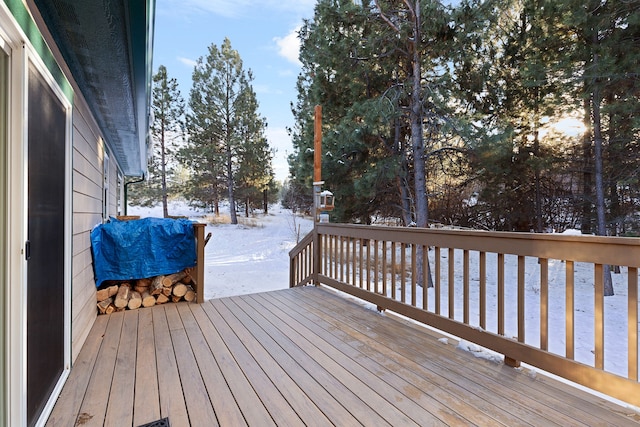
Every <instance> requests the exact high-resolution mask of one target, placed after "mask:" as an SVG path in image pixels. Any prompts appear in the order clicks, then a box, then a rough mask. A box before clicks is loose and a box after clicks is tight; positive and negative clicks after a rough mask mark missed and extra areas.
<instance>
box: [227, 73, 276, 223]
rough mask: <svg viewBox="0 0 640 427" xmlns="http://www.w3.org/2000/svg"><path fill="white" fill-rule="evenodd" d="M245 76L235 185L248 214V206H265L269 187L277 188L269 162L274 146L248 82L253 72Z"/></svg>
mask: <svg viewBox="0 0 640 427" xmlns="http://www.w3.org/2000/svg"><path fill="white" fill-rule="evenodd" d="M246 77H247V81H246V82H245V83H244V85H245V86H246V88H245V90H244V91H243V99H242V100H241V102H239V105H241V109H242V111H244V114H243V115H242V118H241V120H240V122H239V129H238V132H239V134H240V138H241V140H242V143H241V145H240V147H239V150H238V157H239V160H238V170H237V173H236V185H237V188H238V196H239V199H240V200H242V201H243V203H244V205H245V215H246V216H247V217H248V216H249V212H250V210H251V209H252V208H254V207H256V206H259V205H262V207H263V209H264V210H265V211H266V210H267V205H268V200H267V203H264V195H265V192H266V194H267V195H268V194H269V192H270V190H271V192H272V193H273V192H274V191H275V190H276V188H275V183H274V180H275V176H274V173H273V168H272V166H271V162H272V159H273V150H272V149H271V148H270V147H269V143H268V141H267V138H266V136H265V130H266V128H267V122H266V120H265V119H264V118H263V117H261V116H260V115H259V114H258V101H257V99H256V94H255V92H254V91H253V88H252V87H251V85H250V82H251V80H252V79H253V76H252V73H251V72H248V73H247V76H246ZM267 199H268V197H267Z"/></svg>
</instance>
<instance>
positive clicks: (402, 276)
mask: <svg viewBox="0 0 640 427" xmlns="http://www.w3.org/2000/svg"><path fill="white" fill-rule="evenodd" d="M406 250H407V245H406V243H400V301H402V302H405V301H406V300H407V283H406V280H407V278H406V275H405V270H406V268H407V260H406Z"/></svg>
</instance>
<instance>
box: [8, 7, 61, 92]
mask: <svg viewBox="0 0 640 427" xmlns="http://www.w3.org/2000/svg"><path fill="white" fill-rule="evenodd" d="M3 1H4V3H5V4H6V5H7V8H8V9H9V11H11V14H12V15H13V17H14V19H15V20H16V22H17V23H18V25H19V26H20V28H22V31H24V33H25V35H26V36H27V38H28V39H29V42H30V43H31V45H32V46H33V48H34V49H35V50H36V52H37V53H38V56H40V59H41V60H42V62H43V63H44V65H45V66H46V67H47V69H48V70H49V72H50V73H51V75H52V76H53V78H54V80H55V81H56V83H58V86H60V89H61V90H62V92H63V93H64V96H65V97H66V98H67V100H68V101H69V102H70V103H72V104H73V87H72V86H71V83H69V80H67V78H66V76H65V75H64V73H63V72H62V70H61V69H60V67H59V66H58V63H57V62H56V60H55V58H54V56H53V53H52V52H51V50H50V49H49V46H47V43H46V42H45V41H44V38H43V37H42V34H41V33H40V30H39V29H38V26H37V25H36V23H35V22H34V21H33V19H32V17H31V15H30V14H29V11H28V10H27V9H26V8H25V6H24V3H23V2H22V1H21V0H3Z"/></svg>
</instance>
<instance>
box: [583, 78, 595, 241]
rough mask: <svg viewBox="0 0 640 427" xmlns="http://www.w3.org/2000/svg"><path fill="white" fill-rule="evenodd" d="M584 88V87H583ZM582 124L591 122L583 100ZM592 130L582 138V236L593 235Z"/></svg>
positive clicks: (589, 110) (586, 102)
mask: <svg viewBox="0 0 640 427" xmlns="http://www.w3.org/2000/svg"><path fill="white" fill-rule="evenodd" d="M585 86H586V85H585ZM584 122H585V123H590V122H591V101H590V99H588V98H587V99H585V100H584ZM592 136H593V133H592V130H591V127H590V126H589V129H588V130H587V131H586V132H585V133H584V136H583V138H582V161H583V164H582V168H583V169H582V187H583V188H582V222H581V227H580V231H581V232H582V233H583V234H591V233H593V208H592V207H593V192H592V191H593V188H592V187H593V176H592V172H593V171H592V169H591V159H592V158H593V153H592V144H591V141H592Z"/></svg>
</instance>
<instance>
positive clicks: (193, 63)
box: [178, 56, 198, 67]
mask: <svg viewBox="0 0 640 427" xmlns="http://www.w3.org/2000/svg"><path fill="white" fill-rule="evenodd" d="M178 61H180V62H182V63H183V64H184V65H188V66H189V67H195V66H196V64H197V63H198V61H194V60H193V59H189V58H185V57H182V56H179V57H178Z"/></svg>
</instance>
